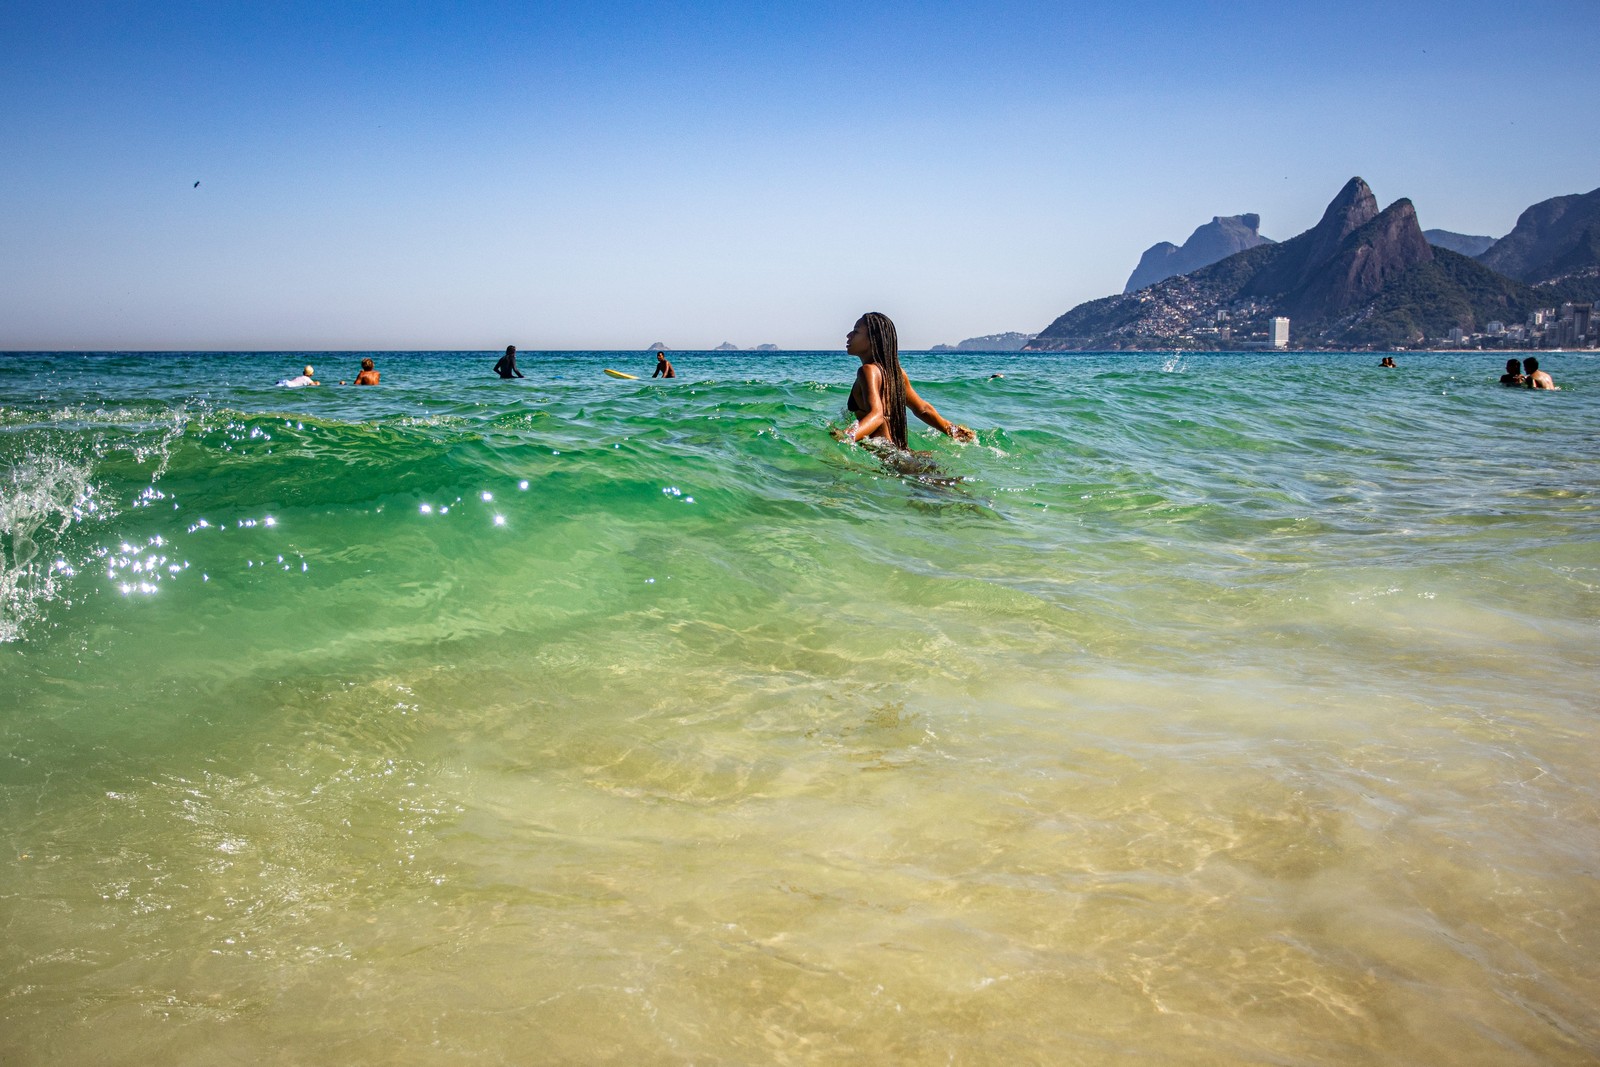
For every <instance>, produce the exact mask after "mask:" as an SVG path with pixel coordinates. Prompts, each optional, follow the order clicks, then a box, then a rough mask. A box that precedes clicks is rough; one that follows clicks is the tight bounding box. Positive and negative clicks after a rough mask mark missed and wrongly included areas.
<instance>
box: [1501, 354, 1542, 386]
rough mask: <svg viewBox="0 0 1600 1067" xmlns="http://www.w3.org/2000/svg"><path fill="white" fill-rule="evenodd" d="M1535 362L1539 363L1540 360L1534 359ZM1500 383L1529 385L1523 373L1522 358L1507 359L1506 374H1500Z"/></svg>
mask: <svg viewBox="0 0 1600 1067" xmlns="http://www.w3.org/2000/svg"><path fill="white" fill-rule="evenodd" d="M1533 362H1534V364H1535V365H1537V364H1538V362H1539V361H1538V360H1534V361H1533ZM1500 384H1501V385H1527V384H1528V379H1527V378H1526V377H1525V376H1524V375H1523V373H1522V360H1520V359H1508V360H1506V372H1505V373H1504V374H1502V375H1500Z"/></svg>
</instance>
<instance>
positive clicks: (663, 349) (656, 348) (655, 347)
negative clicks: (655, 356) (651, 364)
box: [645, 341, 672, 352]
mask: <svg viewBox="0 0 1600 1067" xmlns="http://www.w3.org/2000/svg"><path fill="white" fill-rule="evenodd" d="M645 351H646V352H671V351H672V349H670V348H668V347H667V346H666V345H664V344H662V343H661V342H660V341H657V342H656V343H655V344H653V345H651V346H650V347H649V348H647V349H645Z"/></svg>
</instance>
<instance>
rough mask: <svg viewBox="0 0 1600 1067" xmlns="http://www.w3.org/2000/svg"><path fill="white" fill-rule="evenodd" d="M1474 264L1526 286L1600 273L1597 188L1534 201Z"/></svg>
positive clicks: (1598, 199) (1599, 196)
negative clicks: (1524, 283) (1514, 224)
mask: <svg viewBox="0 0 1600 1067" xmlns="http://www.w3.org/2000/svg"><path fill="white" fill-rule="evenodd" d="M1478 262H1479V263H1482V264H1483V265H1484V266H1486V267H1488V268H1490V269H1491V270H1496V271H1499V272H1500V273H1501V274H1504V275H1507V276H1509V277H1512V278H1515V279H1517V280H1518V281H1522V282H1527V283H1529V284H1536V283H1538V282H1548V281H1555V280H1557V279H1559V278H1563V277H1569V276H1572V275H1575V274H1585V273H1594V272H1597V271H1600V189H1596V190H1594V191H1593V192H1588V193H1577V194H1573V195H1572V196H1556V197H1552V198H1550V199H1549V200H1542V201H1540V202H1539V203H1537V204H1535V205H1533V206H1532V207H1530V208H1529V209H1528V210H1526V211H1524V212H1523V213H1522V214H1521V215H1520V216H1518V218H1517V225H1516V226H1515V227H1514V228H1513V229H1512V231H1511V232H1510V233H1508V234H1506V235H1505V236H1504V237H1502V238H1500V240H1498V241H1496V242H1495V243H1494V246H1493V247H1491V248H1490V249H1489V250H1488V251H1487V252H1484V253H1483V254H1482V255H1480V256H1478Z"/></svg>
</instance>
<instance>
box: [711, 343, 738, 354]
mask: <svg viewBox="0 0 1600 1067" xmlns="http://www.w3.org/2000/svg"><path fill="white" fill-rule="evenodd" d="M711 351H713V352H737V351H739V346H738V345H736V344H732V343H730V342H728V341H724V342H722V343H721V344H720V345H718V346H717V347H716V348H713V349H712V350H711Z"/></svg>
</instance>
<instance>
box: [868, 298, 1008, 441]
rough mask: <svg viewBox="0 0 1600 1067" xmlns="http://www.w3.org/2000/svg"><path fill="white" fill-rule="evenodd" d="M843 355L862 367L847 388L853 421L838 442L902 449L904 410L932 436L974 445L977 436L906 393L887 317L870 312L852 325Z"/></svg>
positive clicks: (896, 342) (895, 340)
mask: <svg viewBox="0 0 1600 1067" xmlns="http://www.w3.org/2000/svg"><path fill="white" fill-rule="evenodd" d="M844 350H845V351H846V352H848V353H849V354H850V355H852V356H855V357H856V358H857V359H859V360H860V361H861V369H860V370H858V371H856V380H855V384H854V385H853V386H852V387H851V388H850V400H849V405H848V406H849V408H850V413H851V414H852V415H854V416H855V417H856V421H855V422H854V423H853V424H852V425H851V427H850V428H849V429H848V430H844V431H842V436H841V440H843V439H845V438H848V439H849V440H851V441H861V440H868V439H870V440H877V441H887V442H889V443H891V444H893V445H894V446H895V447H896V448H906V447H907V446H906V409H907V408H910V409H911V411H913V412H914V413H915V414H916V416H917V418H919V419H921V420H922V421H923V422H925V423H927V424H928V425H929V426H932V427H933V428H934V429H935V430H938V431H939V432H940V433H942V434H944V435H946V436H947V437H952V438H954V439H955V440H957V441H963V442H966V441H973V440H976V439H977V436H978V435H977V434H975V433H973V432H972V431H971V430H969V429H967V428H966V427H965V426H961V425H959V424H956V423H952V422H950V420H948V419H946V418H945V417H944V416H942V415H940V414H939V412H938V411H937V410H936V409H935V408H934V406H933V405H932V404H930V403H928V402H927V401H926V400H924V399H922V398H921V397H920V396H918V395H917V391H916V390H915V389H913V388H911V379H909V378H907V377H906V372H905V371H903V370H901V369H900V339H899V337H898V335H897V334H896V333H895V329H894V323H893V322H891V321H890V320H889V316H887V315H883V314H880V313H879V312H876V311H869V312H867V313H866V314H865V315H863V316H861V317H860V318H859V319H857V320H856V325H855V328H854V329H852V330H851V331H850V333H849V336H847V337H846V338H845V343H844Z"/></svg>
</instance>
